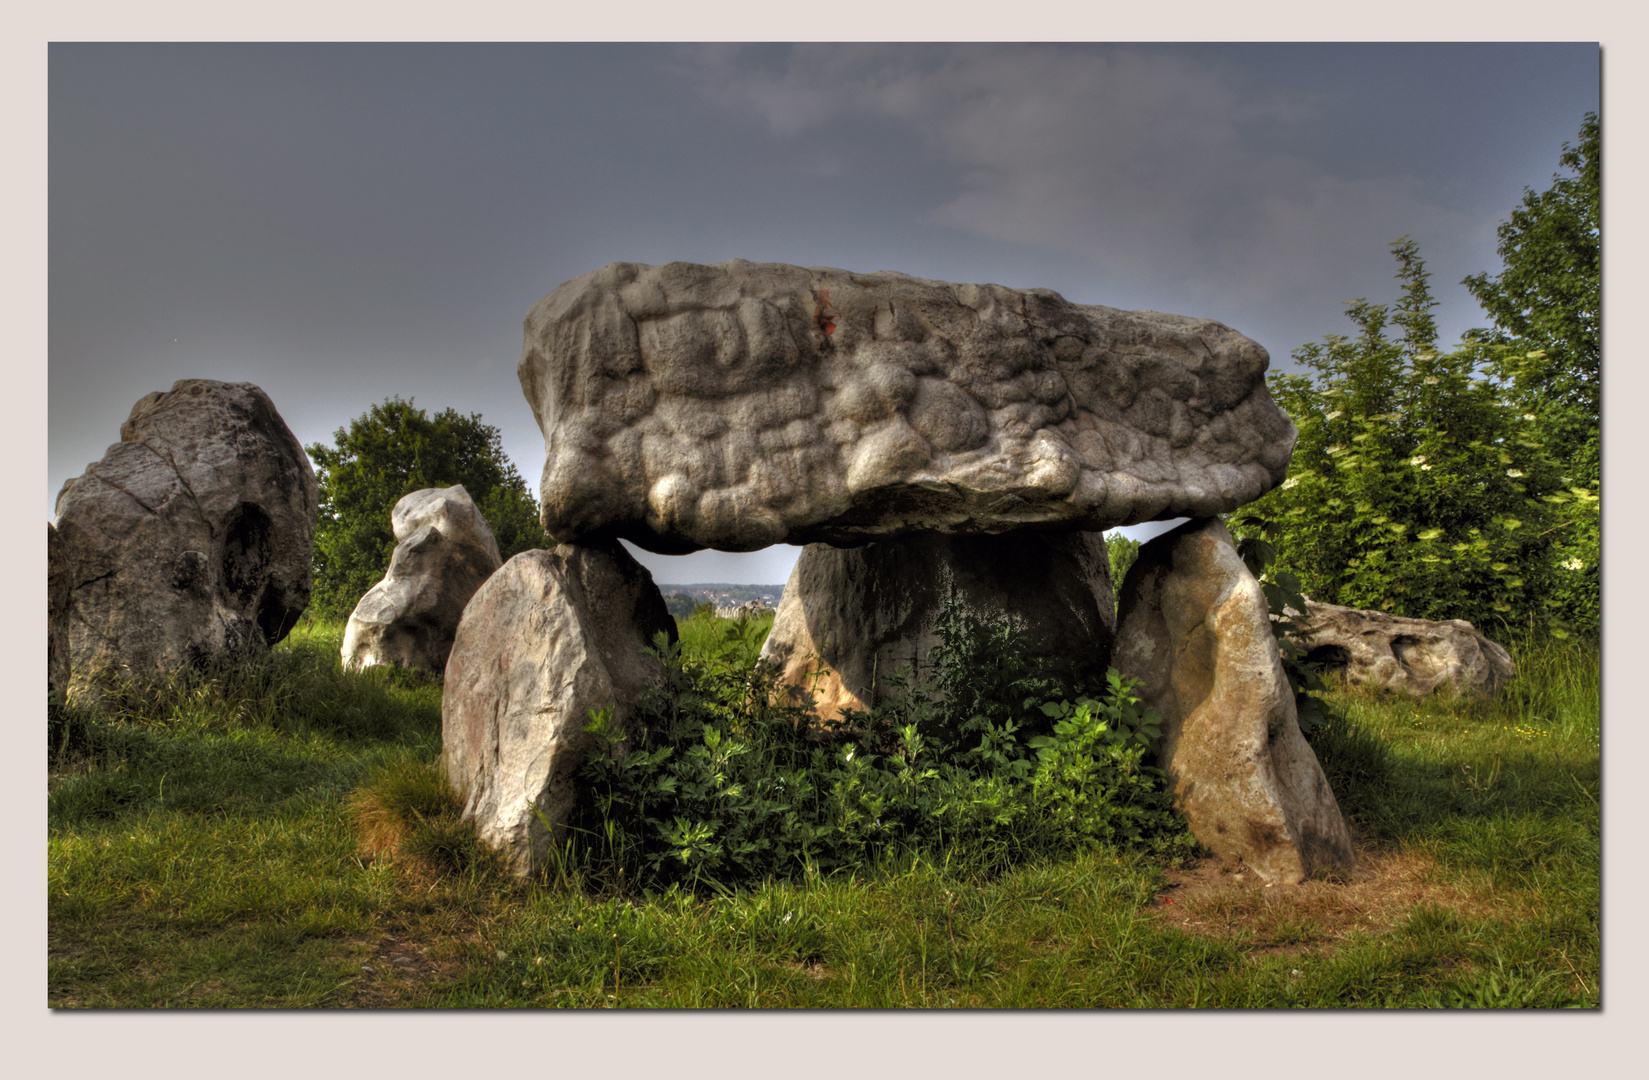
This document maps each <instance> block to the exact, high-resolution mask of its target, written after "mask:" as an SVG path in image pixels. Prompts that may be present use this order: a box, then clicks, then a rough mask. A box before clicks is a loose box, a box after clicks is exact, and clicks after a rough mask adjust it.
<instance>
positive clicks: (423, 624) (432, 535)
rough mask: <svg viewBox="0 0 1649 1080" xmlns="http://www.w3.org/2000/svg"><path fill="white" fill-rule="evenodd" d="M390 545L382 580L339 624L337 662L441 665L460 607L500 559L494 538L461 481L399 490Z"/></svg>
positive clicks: (350, 666)
mask: <svg viewBox="0 0 1649 1080" xmlns="http://www.w3.org/2000/svg"><path fill="white" fill-rule="evenodd" d="M390 528H391V530H392V531H393V532H394V534H395V539H396V540H397V541H398V543H397V544H396V545H395V552H394V554H393V555H391V556H390V560H389V569H388V570H387V571H386V572H385V574H384V578H383V580H382V581H380V582H378V584H376V585H374V586H373V587H372V588H371V589H369V590H367V593H366V595H365V596H363V597H361V600H360V603H358V604H356V605H355V610H354V612H352V613H351V614H350V616H349V623H348V624H347V625H346V626H345V628H344V640H343V661H344V667H346V668H348V669H349V670H352V671H359V670H361V669H362V668H368V667H372V666H373V665H375V664H397V665H400V666H402V667H411V668H420V669H422V670H424V671H434V672H440V671H443V670H445V668H446V666H447V654H448V653H450V652H451V651H452V639H453V636H454V635H455V634H456V633H457V632H458V620H459V617H460V616H462V615H463V614H464V605H465V604H467V603H469V601H470V597H472V596H474V595H475V590H477V589H479V588H480V587H481V583H482V582H483V581H486V580H487V578H489V577H491V576H492V574H493V572H494V571H495V570H497V569H498V568H499V566H501V565H503V560H502V559H500V558H499V556H498V541H497V540H496V539H495V538H494V537H493V534H492V529H491V528H489V527H488V526H487V522H486V519H485V518H483V517H482V516H481V511H480V510H478V509H477V508H476V506H475V501H474V500H473V499H471V498H470V494H469V492H468V491H466V490H465V489H464V485H462V484H456V485H454V486H452V487H447V488H425V489H424V490H422V491H414V492H412V493H411V494H409V495H405V496H402V498H401V500H400V501H399V502H397V503H396V504H395V509H394V510H393V511H392V512H391V513H390Z"/></svg>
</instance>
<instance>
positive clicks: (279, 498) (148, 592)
mask: <svg viewBox="0 0 1649 1080" xmlns="http://www.w3.org/2000/svg"><path fill="white" fill-rule="evenodd" d="M120 438H121V441H120V442H119V443H116V444H115V445H114V446H111V447H109V450H108V452H107V453H106V454H104V456H103V460H102V461H99V462H96V463H94V464H92V465H89V466H87V468H86V472H85V474H84V475H82V476H79V477H77V478H75V479H73V480H70V481H69V482H68V483H67V484H65V485H63V490H62V491H61V492H60V493H59V494H58V496H57V530H58V533H59V536H60V538H61V542H62V552H63V559H64V565H65V572H66V574H67V575H68V588H69V653H70V661H71V666H72V669H73V678H74V684H75V686H76V687H79V686H81V685H84V684H88V681H89V680H94V679H95V677H96V675H97V674H98V673H99V672H101V671H104V670H107V669H110V668H125V669H127V670H129V671H130V672H132V673H134V674H137V675H139V676H146V675H152V674H155V673H160V672H166V671H171V670H175V669H177V668H178V667H180V666H182V665H184V664H188V663H192V662H195V661H198V660H201V659H204V658H206V657H210V656H214V655H218V654H222V653H226V652H230V651H233V650H237V649H240V648H245V647H262V646H266V645H269V644H273V643H274V642H276V641H279V640H280V639H281V638H283V637H285V636H286V634H287V632H288V631H289V630H291V628H292V627H293V625H294V624H296V622H297V621H298V616H299V615H300V614H302V613H303V609H304V607H305V606H306V605H307V604H308V603H309V588H310V575H311V567H312V562H313V553H314V545H315V510H316V505H317V503H316V489H315V474H314V471H313V470H312V469H311V468H310V465H309V458H308V457H307V456H305V454H304V452H303V447H302V446H300V445H299V443H298V440H297V439H296V438H295V437H294V436H293V434H292V432H291V431H290V430H288V429H287V426H286V423H285V422H284V421H283V420H282V419H281V417H280V414H279V413H278V412H276V411H275V406H274V405H273V404H272V403H271V402H270V400H269V396H268V395H267V394H265V393H264V392H263V391H262V390H260V389H258V388H257V387H256V386H253V385H252V384H251V383H223V382H214V381H212V380H209V379H182V380H180V381H178V382H177V383H174V384H173V386H172V389H171V390H169V391H167V392H165V393H153V394H149V395H147V396H146V397H144V398H143V399H142V400H141V401H139V402H138V403H137V404H136V405H134V406H132V412H131V415H130V416H129V417H128V418H127V420H126V422H125V423H124V424H122V425H121V427H120Z"/></svg>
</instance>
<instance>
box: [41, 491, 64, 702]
mask: <svg viewBox="0 0 1649 1080" xmlns="http://www.w3.org/2000/svg"><path fill="white" fill-rule="evenodd" d="M62 545H63V541H62V540H61V538H59V536H58V534H57V527H56V526H54V525H53V524H52V523H51V522H49V521H48V522H46V701H47V708H49V709H53V710H55V709H57V708H59V707H60V706H61V705H62V704H63V702H64V700H65V695H67V694H68V692H69V578H68V574H67V567H66V566H64V564H63V547H62Z"/></svg>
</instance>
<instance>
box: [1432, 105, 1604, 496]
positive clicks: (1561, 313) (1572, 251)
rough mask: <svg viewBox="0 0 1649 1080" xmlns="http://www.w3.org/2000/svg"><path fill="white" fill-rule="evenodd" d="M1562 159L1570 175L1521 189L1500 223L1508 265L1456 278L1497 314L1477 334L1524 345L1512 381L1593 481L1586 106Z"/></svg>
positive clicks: (1596, 219) (1579, 473)
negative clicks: (1540, 187) (1576, 137)
mask: <svg viewBox="0 0 1649 1080" xmlns="http://www.w3.org/2000/svg"><path fill="white" fill-rule="evenodd" d="M1559 160H1560V161H1561V162H1562V164H1563V166H1564V167H1565V168H1567V169H1568V170H1570V173H1571V175H1567V176H1565V175H1563V174H1561V173H1559V174H1556V175H1554V176H1553V177H1552V186H1551V188H1550V189H1549V190H1547V191H1543V192H1539V193H1536V192H1533V191H1525V193H1524V196H1523V202H1522V204H1521V205H1519V206H1518V207H1517V209H1515V210H1513V211H1512V216H1511V220H1509V221H1506V222H1503V223H1502V224H1501V226H1500V228H1499V230H1498V235H1499V237H1500V244H1499V247H1498V251H1499V254H1500V258H1501V261H1502V262H1503V263H1504V264H1505V265H1504V269H1502V270H1501V272H1500V273H1499V274H1497V275H1496V276H1495V277H1493V278H1491V277H1489V276H1488V275H1487V274H1478V275H1476V276H1475V277H1468V278H1466V279H1465V280H1464V281H1463V282H1462V284H1463V285H1465V286H1466V288H1468V289H1470V290H1471V293H1472V295H1473V296H1475V297H1477V300H1478V302H1479V303H1481V304H1482V305H1483V309H1484V310H1485V311H1487V312H1488V313H1489V317H1490V318H1491V319H1493V320H1494V326H1495V329H1493V330H1481V331H1476V332H1474V334H1473V337H1474V338H1475V339H1477V340H1480V341H1486V342H1493V343H1497V344H1506V345H1515V346H1516V347H1517V348H1518V349H1519V350H1521V351H1522V352H1523V354H1524V359H1525V360H1526V363H1524V364H1523V370H1522V372H1521V373H1520V378H1519V380H1518V382H1517V385H1516V387H1515V389H1516V391H1517V392H1518V394H1519V395H1520V398H1521V400H1520V401H1519V404H1520V405H1522V406H1523V407H1524V411H1526V412H1534V413H1536V414H1538V415H1540V416H1541V417H1542V423H1543V426H1544V427H1545V429H1546V431H1547V438H1548V441H1549V442H1550V445H1551V447H1552V450H1553V452H1554V453H1555V454H1557V455H1558V457H1559V459H1560V460H1563V461H1565V462H1568V463H1569V467H1570V468H1571V469H1572V470H1574V471H1575V473H1576V478H1577V479H1578V480H1579V481H1580V482H1581V483H1582V484H1585V485H1588V486H1595V485H1596V484H1597V480H1598V467H1599V461H1600V455H1599V449H1598V421H1599V417H1600V415H1601V414H1600V403H1601V399H1602V394H1601V384H1600V378H1599V357H1600V355H1601V350H1600V348H1599V330H1600V318H1599V316H1600V311H1601V293H1602V290H1601V284H1602V277H1601V267H1602V260H1601V254H1602V251H1601V240H1602V231H1601V199H1600V195H1601V186H1602V184H1601V180H1602V138H1601V134H1600V132H1599V129H1598V121H1597V114H1596V113H1587V114H1586V118H1585V121H1584V122H1583V123H1582V125H1581V129H1580V145H1579V146H1570V145H1569V144H1568V143H1564V144H1563V154H1562V156H1561V158H1560V159H1559ZM1533 352H1538V353H1539V354H1540V355H1538V356H1530V355H1529V354H1530V353H1533Z"/></svg>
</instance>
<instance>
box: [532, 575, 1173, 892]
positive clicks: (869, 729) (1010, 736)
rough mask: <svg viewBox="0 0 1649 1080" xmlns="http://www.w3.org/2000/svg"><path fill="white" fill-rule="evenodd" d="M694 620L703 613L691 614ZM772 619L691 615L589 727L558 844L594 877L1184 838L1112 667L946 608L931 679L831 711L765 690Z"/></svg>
mask: <svg viewBox="0 0 1649 1080" xmlns="http://www.w3.org/2000/svg"><path fill="white" fill-rule="evenodd" d="M695 624H697V625H695ZM765 629H766V625H765V624H763V623H761V622H758V621H756V620H740V621H730V620H717V619H714V618H713V617H703V616H695V617H694V618H693V619H689V620H685V621H684V622H683V623H682V635H681V641H680V642H679V643H672V642H669V641H668V640H666V639H664V638H663V637H662V636H661V637H660V638H659V639H658V640H656V641H655V645H654V653H655V655H657V656H658V658H659V659H660V661H661V662H662V664H663V667H664V675H663V678H662V680H661V682H660V684H659V686H658V687H657V689H656V691H655V692H654V693H653V694H651V695H650V696H649V697H648V698H647V699H646V700H644V701H643V702H642V703H641V707H640V710H639V713H640V715H639V718H638V720H637V722H636V724H635V725H634V726H633V730H630V731H621V730H619V728H618V726H617V725H615V724H614V723H613V722H612V719H611V713H610V712H603V713H599V714H597V715H596V716H594V717H592V720H591V723H590V725H589V727H588V729H587V730H589V731H591V732H592V733H593V734H594V735H595V736H596V737H597V738H598V739H599V740H600V742H601V744H602V746H603V747H604V749H605V752H604V753H595V754H591V755H590V757H589V759H588V760H587V762H586V764H585V765H584V766H583V769H582V772H581V775H580V781H581V784H582V789H583V794H582V795H581V798H580V801H579V803H578V806H577V808H576V809H575V810H574V813H573V815H572V817H571V818H570V819H569V821H568V836H569V838H570V843H569V844H568V845H567V847H566V848H564V849H563V850H562V851H561V852H559V853H558V855H557V858H558V859H559V860H560V863H559V872H560V874H561V876H563V877H565V878H572V877H574V876H576V877H578V878H581V879H582V880H583V881H584V883H585V884H586V885H589V886H593V887H595V888H598V889H604V888H645V887H664V886H667V885H669V884H671V883H683V884H686V885H689V886H692V887H697V886H703V885H710V886H727V885H730V884H732V883H735V882H741V881H752V880H760V879H763V878H767V877H788V876H792V875H795V874H800V873H804V872H829V871H835V870H856V869H863V868H868V867H870V866H873V865H875V864H877V863H878V862H881V861H883V860H886V859H898V858H908V857H912V856H914V855H918V854H921V855H925V857H928V858H942V859H949V860H952V861H955V860H962V861H965V862H969V863H972V864H975V865H978V866H979V867H981V868H982V869H987V870H988V869H999V868H1002V867H1005V866H1007V865H1009V864H1011V863H1013V862H1015V861H1018V860H1021V859H1023V858H1027V857H1031V856H1034V855H1041V854H1054V853H1058V852H1063V851H1070V850H1079V849H1083V848H1086V847H1091V846H1093V845H1095V844H1107V845H1115V846H1129V847H1134V848H1139V849H1146V850H1153V851H1158V852H1160V853H1162V854H1164V855H1167V856H1169V857H1170V858H1172V857H1174V856H1177V855H1184V854H1188V853H1189V852H1191V851H1192V850H1193V849H1194V846H1195V845H1194V841H1192V840H1191V838H1190V836H1189V834H1188V833H1187V832H1186V831H1185V828H1184V825H1183V823H1182V822H1181V821H1180V820H1179V819H1178V818H1177V817H1176V816H1175V815H1174V814H1173V812H1172V808H1171V802H1170V799H1169V797H1168V795H1167V794H1166V792H1165V791H1164V784H1163V778H1162V775H1161V773H1160V772H1159V771H1158V770H1157V769H1155V768H1154V767H1153V766H1151V765H1149V764H1147V763H1146V759H1147V757H1148V755H1149V753H1150V751H1151V748H1152V743H1153V741H1154V740H1155V739H1156V737H1157V735H1158V731H1157V727H1156V724H1157V721H1156V718H1155V715H1154V714H1150V713H1145V712H1142V711H1141V710H1140V709H1139V705H1138V701H1137V699H1136V698H1135V697H1134V696H1133V692H1132V691H1133V687H1132V685H1131V684H1130V683H1129V682H1128V681H1126V680H1124V679H1123V678H1122V677H1121V676H1120V675H1118V674H1116V672H1115V671H1112V672H1111V673H1110V678H1109V683H1108V684H1107V685H1105V686H1104V687H1102V688H1099V689H1098V692H1097V693H1093V694H1089V693H1085V692H1082V691H1083V690H1084V688H1082V687H1071V686H1067V685H1065V684H1062V683H1060V682H1059V681H1058V680H1056V679H1053V678H1051V677H1049V676H1048V675H1047V674H1046V672H1045V670H1044V667H1045V666H1044V665H1042V664H1040V663H1038V662H1036V661H1033V660H1030V659H1027V658H1026V656H1025V654H1024V650H1023V649H1022V648H1019V647H1018V643H1017V641H1016V637H1015V635H1014V633H1013V632H1012V630H1011V629H1010V628H1008V627H1005V626H1003V625H1000V624H998V625H984V624H981V623H979V622H977V621H975V620H971V619H969V618H967V617H966V616H964V615H962V614H960V613H959V612H958V611H957V610H956V608H955V607H954V606H953V607H952V608H951V609H950V610H948V611H947V613H946V614H945V616H944V618H943V619H942V620H941V625H940V639H941V643H940V645H939V646H938V647H937V648H935V650H934V651H933V657H932V658H933V662H934V668H935V673H934V676H933V678H932V679H930V680H927V681H925V682H923V683H921V684H918V685H916V686H909V685H908V682H909V672H908V671H903V672H896V673H894V675H893V676H892V678H893V681H894V683H895V685H896V686H898V687H902V688H903V690H904V693H903V694H902V695H899V696H897V697H894V698H892V699H890V700H887V701H884V702H883V703H881V704H879V705H878V706H877V707H876V708H875V709H873V710H871V711H869V712H861V713H849V714H848V715H847V716H846V717H844V723H843V724H842V725H841V728H840V729H839V730H837V731H833V732H825V731H821V730H819V729H818V728H817V727H816V726H814V724H813V723H812V722H811V721H812V717H811V714H810V713H808V712H807V711H806V710H805V709H803V708H800V707H798V706H796V705H795V704H793V703H790V702H789V701H788V699H787V698H786V697H785V696H784V695H782V694H779V693H776V692H775V689H776V688H775V687H774V685H773V682H772V678H773V673H772V672H770V671H769V670H767V669H766V668H765V667H764V666H762V665H760V664H759V663H758V662H757V656H758V654H759V650H760V645H761V639H762V635H763V633H764V632H765Z"/></svg>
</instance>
